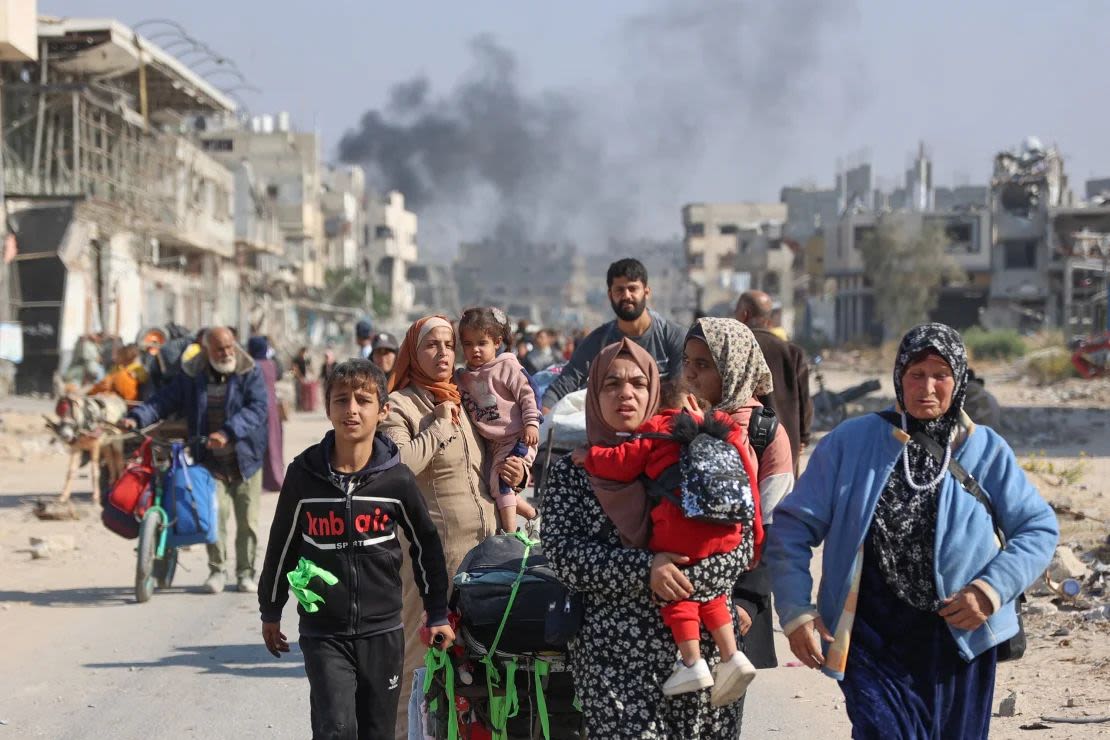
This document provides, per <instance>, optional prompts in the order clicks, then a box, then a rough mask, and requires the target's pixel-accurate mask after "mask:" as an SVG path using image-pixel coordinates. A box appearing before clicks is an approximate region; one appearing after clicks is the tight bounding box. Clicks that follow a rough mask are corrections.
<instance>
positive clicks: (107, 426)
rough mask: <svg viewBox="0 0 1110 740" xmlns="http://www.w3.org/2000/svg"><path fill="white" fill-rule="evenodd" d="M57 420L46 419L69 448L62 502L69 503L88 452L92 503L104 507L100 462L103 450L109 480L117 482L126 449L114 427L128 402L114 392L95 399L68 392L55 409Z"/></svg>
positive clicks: (123, 413)
mask: <svg viewBox="0 0 1110 740" xmlns="http://www.w3.org/2000/svg"><path fill="white" fill-rule="evenodd" d="M54 413H55V414H56V415H57V417H58V418H57V419H56V420H55V419H51V418H50V417H44V418H45V419H46V426H47V427H49V428H50V430H51V431H53V432H54V434H56V435H57V436H58V439H60V440H61V441H62V443H63V444H65V445H66V447H68V448H69V471H68V472H67V473H66V482H65V485H64V486H63V487H62V495H61V496H60V497H59V498H58V502H59V503H65V502H67V501H69V497H70V494H71V493H72V491H73V477H74V475H75V474H76V473H77V468H78V467H79V466H80V464H81V453H82V452H87V453H89V459H90V461H91V463H92V464H91V466H90V471H91V472H90V477H91V478H92V495H93V504H94V505H95V506H100V505H101V500H100V460H101V451H102V450H103V453H104V455H103V457H104V462H105V464H106V465H107V466H108V475H109V478H110V480H113V481H115V480H117V479H118V478H119V477H120V475H122V474H123V469H124V460H123V450H122V449H121V448H120V446H119V445H117V444H115V443H116V442H117V441H118V440H119V438H120V436H122V435H115V434H112V433H111V432H112V431H113V429H114V425H116V424H118V423H119V422H120V420H122V419H123V417H124V416H125V415H126V414H127V402H126V401H124V400H123V399H122V398H120V397H119V396H117V395H116V394H114V393H104V394H99V395H96V396H80V395H77V394H75V393H67V394H65V395H63V396H61V397H60V398H59V399H58V402H57V404H56V405H55V406H54Z"/></svg>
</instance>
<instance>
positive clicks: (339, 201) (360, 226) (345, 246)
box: [320, 164, 369, 271]
mask: <svg viewBox="0 0 1110 740" xmlns="http://www.w3.org/2000/svg"><path fill="white" fill-rule="evenodd" d="M366 198H367V191H366V172H365V171H363V169H362V167H359V166H358V165H351V164H346V165H332V166H329V167H327V168H325V170H324V181H323V193H322V195H321V197H320V206H321V208H322V209H323V212H324V244H325V247H324V263H325V264H326V265H327V269H329V270H334V271H350V270H358V268H359V257H360V255H362V254H363V253H364V252H365V251H366V249H367V242H368V239H367V237H368V233H369V229H368V226H367V222H366V216H367V214H366V205H367V203H366Z"/></svg>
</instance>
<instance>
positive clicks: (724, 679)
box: [709, 650, 755, 707]
mask: <svg viewBox="0 0 1110 740" xmlns="http://www.w3.org/2000/svg"><path fill="white" fill-rule="evenodd" d="M754 678H755V666H753V665H752V662H751V661H750V660H748V656H746V655H744V654H743V653H742V652H740V651H739V650H737V651H736V652H735V653H733V654H732V657H731V658H729V659H728V660H722V661H721V663H720V664H719V665H718V666H717V667H716V669H714V671H713V679H714V681H713V693H712V694H710V696H709V703H710V704H712V705H713V706H715V707H727V706H728V705H729V704H732V703H733V702H735V701H740V698H741V697H743V696H744V693H745V692H746V691H747V690H748V684H750V683H751V682H752V679H754Z"/></svg>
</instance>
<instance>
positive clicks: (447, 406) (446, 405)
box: [434, 401, 459, 424]
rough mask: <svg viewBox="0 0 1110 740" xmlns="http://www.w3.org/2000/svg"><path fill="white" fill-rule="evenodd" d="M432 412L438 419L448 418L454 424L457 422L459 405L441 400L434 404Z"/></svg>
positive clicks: (446, 419)
mask: <svg viewBox="0 0 1110 740" xmlns="http://www.w3.org/2000/svg"><path fill="white" fill-rule="evenodd" d="M434 413H435V415H436V418H437V419H439V420H440V421H448V420H450V421H452V422H454V423H455V424H458V423H459V407H458V405H457V404H454V403H452V402H451V401H441V402H440V403H438V404H436V407H435V411H434Z"/></svg>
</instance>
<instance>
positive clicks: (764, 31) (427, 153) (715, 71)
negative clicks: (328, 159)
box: [339, 0, 852, 256]
mask: <svg viewBox="0 0 1110 740" xmlns="http://www.w3.org/2000/svg"><path fill="white" fill-rule="evenodd" d="M851 10H852V9H851V7H850V6H848V7H845V3H843V2H834V3H826V2H818V1H817V0H783V1H776V2H762V1H756V0H750V1H748V2H737V1H736V0H666V1H664V2H661V3H660V5H659V6H658V7H657V8H656V9H654V10H652V11H651V12H647V13H644V14H641V15H638V16H635V17H633V18H630V19H629V20H628V21H626V22H625V23H624V25H623V26H622V27H621V29H620V30H619V31H618V32H617V33H616V34H615V36H614V38H613V39H612V44H611V48H612V49H613V54H614V57H615V58H614V60H613V64H612V65H609V67H608V69H607V70H605V72H606V74H601V75H599V77H601V81H600V82H599V81H585V82H583V83H582V84H581V85H579V86H577V87H576V88H574V89H573V90H562V91H554V90H547V91H540V92H533V91H528V90H525V89H522V86H521V83H520V80H519V75H518V64H517V59H516V56H515V55H514V54H513V52H511V51H510V50H509V49H507V48H505V47H504V46H502V45H500V44H499V43H498V42H497V41H496V40H494V39H493V38H492V37H489V36H479V37H478V38H475V39H474V40H472V42H471V55H472V61H471V66H470V68H469V69H468V70H467V72H466V73H465V74H464V75H463V77H462V79H461V81H460V82H459V83H458V85H457V86H456V87H455V88H454V89H452V90H449V91H447V92H445V93H437V92H435V91H433V90H432V87H431V85H430V83H429V81H428V80H427V79H426V78H424V77H416V78H413V79H410V80H407V81H404V82H400V83H398V84H396V85H395V86H394V87H393V88H392V89H391V91H390V94H389V99H388V103H387V104H386V105H385V106H384V107H383V108H382V109H381V110H369V111H367V112H366V113H365V114H363V116H362V119H361V120H360V121H359V123H358V125H357V126H356V127H355V128H353V129H351V130H349V131H348V132H347V133H346V134H345V135H344V136H343V137H342V139H341V141H340V143H339V157H340V159H341V160H343V161H344V162H350V163H357V164H361V165H363V166H364V167H366V169H367V173H368V176H369V179H370V182H371V183H372V184H373V185H374V186H375V187H376V188H377V189H379V190H400V191H401V192H403V193H404V194H405V197H406V202H407V203H408V204H409V205H410V207H411V208H412V209H413V210H415V211H416V212H417V214H418V216H419V218H420V228H421V232H422V238H421V243H422V249H424V250H425V251H424V254H428V249H429V248H430V249H431V251H432V252H433V253H434V254H437V255H439V256H448V255H450V254H453V253H454V251H455V247H456V245H457V243H458V242H459V241H461V240H469V239H480V238H483V237H486V236H495V237H498V238H503V239H529V240H543V241H568V240H570V241H577V242H578V243H579V244H580V246H582V247H583V248H585V249H586V250H587V251H598V250H600V249H601V248H602V245H604V244H606V243H608V240H609V239H610V238H617V239H627V238H633V237H637V236H660V235H666V234H670V233H674V232H675V231H677V230H678V225H679V208H680V206H681V205H682V204H683V202H685V201H686V200H691V199H696V198H705V197H710V196H712V197H715V198H719V199H736V198H738V197H739V193H737V192H720V193H704V192H701V191H699V190H698V188H697V179H698V175H699V173H703V172H705V171H706V170H707V168H708V170H713V169H715V168H716V169H718V173H717V174H718V175H719V168H722V167H726V168H731V169H732V170H734V171H735V173H736V174H735V182H736V183H737V190H738V191H741V192H751V190H752V189H753V188H752V187H751V182H750V180H752V179H754V178H757V177H758V178H764V177H773V176H774V174H775V166H776V156H777V155H776V150H778V149H779V148H780V147H783V146H788V145H789V141H790V137H791V136H792V135H793V134H794V133H796V131H797V130H798V127H799V126H798V124H799V122H798V121H797V120H795V116H794V114H795V111H796V110H797V109H798V108H799V106H800V105H801V104H802V103H803V102H805V101H807V99H808V98H809V97H810V96H812V94H813V89H812V86H813V79H812V77H813V75H812V73H813V71H814V70H815V69H816V68H817V67H818V66H819V65H823V56H824V52H823V44H822V42H823V40H824V37H825V36H827V35H828V32H829V30H830V29H831V28H833V27H835V26H836V25H837V24H839V23H841V22H842V21H843V20H844V19H845V18H849V19H850V18H851V16H852V12H851ZM568 53H569V52H568ZM823 66H827V65H823ZM614 74H615V78H614V76H613V75H614ZM599 85H600V86H599ZM718 179H719V178H718ZM726 179H727V178H726ZM745 180H748V181H749V182H747V183H746V184H747V185H748V187H746V188H742V185H744V184H745ZM781 184H783V183H781V182H771V183H766V184H764V183H760V184H759V186H758V188H757V189H758V190H759V191H761V192H765V193H768V194H770V193H774V192H776V191H777V189H778V187H779V185H781Z"/></svg>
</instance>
